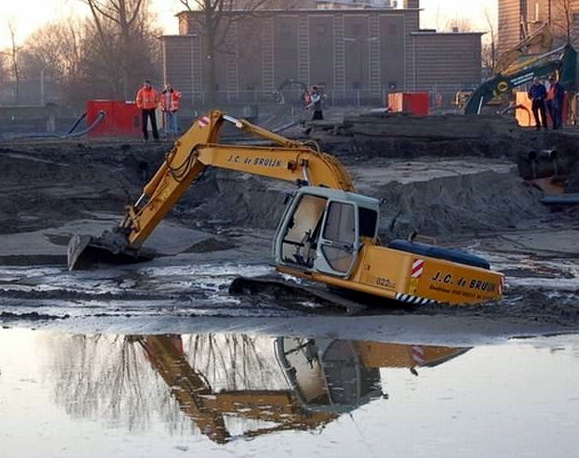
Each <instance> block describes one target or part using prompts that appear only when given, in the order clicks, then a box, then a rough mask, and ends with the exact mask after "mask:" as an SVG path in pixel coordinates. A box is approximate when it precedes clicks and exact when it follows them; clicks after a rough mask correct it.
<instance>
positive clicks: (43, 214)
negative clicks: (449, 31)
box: [0, 117, 579, 238]
mask: <svg viewBox="0 0 579 458" xmlns="http://www.w3.org/2000/svg"><path fill="white" fill-rule="evenodd" d="M439 122H443V121H439ZM452 122H454V123H456V122H460V123H461V125H462V127H461V130H459V131H457V132H456V135H455V136H456V138H455V139H454V140H453V142H455V143H460V142H464V141H468V142H469V143H470V144H473V145H476V147H473V148H470V149H464V143H462V145H463V146H462V148H463V154H462V155H461V156H460V157H459V156H456V155H455V154H456V151H454V152H453V151H450V152H449V151H447V152H446V154H445V155H441V154H437V151H439V149H438V148H431V149H428V148H426V149H425V148H423V147H424V145H425V144H427V143H429V144H431V145H432V144H435V143H436V141H435V139H432V138H431V139H427V138H426V137H424V136H419V137H417V138H415V139H412V138H410V136H409V135H408V134H409V133H410V132H412V130H413V129H412V127H411V126H410V127H408V126H407V127H406V128H404V129H405V130H404V129H403V130H402V131H401V134H400V135H399V136H398V137H388V138H386V137H384V138H381V137H375V139H374V141H376V139H379V140H380V142H381V147H380V148H379V149H378V148H374V147H372V148H371V149H367V148H365V149H362V150H359V149H358V150H356V151H353V150H352V149H349V150H347V149H346V148H344V147H343V146H344V145H345V144H349V145H350V146H351V145H352V144H354V143H356V142H357V140H356V139H355V138H353V137H352V136H343V135H337V136H336V135H334V134H328V133H327V131H325V130H323V129H321V130H318V131H315V132H314V133H313V134H312V136H313V138H317V139H318V140H319V141H320V142H321V143H322V146H323V148H324V150H326V151H328V152H330V153H333V154H335V155H336V156H338V157H339V158H340V160H342V162H344V163H345V164H346V165H347V167H348V169H349V170H350V171H351V173H352V175H353V177H354V181H355V183H356V187H357V190H358V192H360V193H362V194H366V195H369V196H373V197H376V198H379V199H382V201H383V205H382V207H381V208H382V220H381V232H382V236H383V237H386V238H390V237H405V236H407V235H408V234H409V233H410V232H411V231H418V232H419V233H423V234H426V235H431V236H440V235H451V234H461V233H476V232H479V231H500V230H509V229H512V228H521V227H531V226H533V225H534V224H536V223H539V222H544V221H548V220H550V219H552V218H553V217H554V216H556V215H554V214H553V212H552V209H549V208H547V207H545V206H543V205H542V204H540V202H539V199H540V197H541V196H542V193H541V192H540V191H539V190H537V189H534V188H533V187H531V186H529V185H528V184H526V183H525V181H524V180H523V179H521V177H520V176H519V175H520V167H518V165H517V160H518V158H519V157H520V155H516V154H514V152H513V151H514V150H516V149H518V150H520V149H521V148H522V147H523V146H524V145H527V144H531V143H533V142H535V143H536V145H535V146H541V145H538V144H537V143H538V142H537V139H538V138H539V137H537V136H536V134H534V133H529V132H519V134H517V133H516V132H515V131H513V130H512V129H511V127H512V126H510V125H506V126H503V127H502V128H500V127H498V126H499V125H500V123H496V122H495V123H494V124H491V123H490V121H489V120H483V121H481V125H479V126H478V127H476V128H475V130H474V132H475V133H476V135H479V134H480V133H481V132H485V131H486V130H488V131H489V132H491V133H492V132H495V131H497V132H498V130H500V129H502V132H503V133H502V134H501V135H503V136H502V137H501V138H502V140H501V141H505V142H506V141H507V139H508V141H509V144H510V151H505V150H500V149H496V148H495V147H494V146H493V145H495V143H493V142H494V141H496V138H495V137H497V135H498V134H497V135H490V136H489V135H484V136H482V137H481V138H478V139H477V138H475V137H476V135H472V134H468V135H467V132H468V129H467V127H466V126H467V124H465V121H464V117H463V118H461V120H460V121H455V120H453V121H452ZM396 126H398V127H397V129H398V130H399V131H400V129H402V127H400V126H404V124H402V123H396ZM489 126H494V127H492V128H491V127H489ZM390 128H391V126H390V127H384V126H382V127H381V129H382V130H384V129H386V130H388V129H390ZM419 128H420V129H422V130H423V131H424V126H420V127H419ZM445 128H448V126H447V127H445ZM517 135H519V137H517ZM545 135H551V134H550V133H549V134H543V135H542V136H540V138H541V141H542V142H543V144H545V145H546V144H551V143H553V142H555V141H556V142H558V143H557V144H555V147H556V148H558V149H559V150H560V154H559V158H560V160H561V158H565V157H570V155H571V154H576V153H575V150H573V152H572V153H570V151H571V149H572V148H573V145H574V143H575V140H576V138H579V137H575V136H574V135H572V134H569V135H557V134H555V133H553V134H552V138H551V139H547V138H545ZM498 136H499V137H500V135H498ZM402 137H405V138H404V140H403V141H404V142H405V143H406V144H407V145H408V147H407V148H404V149H400V148H399V147H398V146H396V144H395V143H393V144H392V145H390V146H388V145H387V142H396V141H399V140H400V139H401V138H402ZM489 138H490V139H492V141H491V142H490V143H489ZM336 139H338V140H339V142H337V141H336ZM445 141H450V140H448V139H447V140H445ZM171 147H172V144H171V143H169V142H167V143H160V144H142V143H140V142H137V141H134V140H133V141H127V142H118V141H117V142H115V141H95V140H90V141H88V140H84V141H78V140H76V141H70V140H61V141H56V140H50V141H48V140H47V141H30V142H25V141H20V142H13V143H10V144H7V143H6V144H4V145H2V146H1V147H0V157H1V158H2V164H3V181H2V183H0V195H1V197H2V199H1V200H0V202H2V203H1V204H0V233H5V234H7V233H14V232H23V231H32V230H36V229H39V228H46V227H56V226H58V225H61V224H63V223H64V222H67V221H71V220H76V219H82V218H94V213H95V212H106V213H113V214H118V215H119V216H120V215H121V214H122V212H123V208H124V206H125V205H126V204H127V203H129V202H134V201H136V199H137V198H138V197H139V195H140V193H141V190H142V186H143V185H144V183H146V181H147V180H148V179H149V178H150V177H151V176H152V175H153V174H154V172H155V171H156V170H157V168H158V166H159V165H160V164H161V163H162V161H163V159H164V156H165V154H166V153H167V152H168V151H169V150H170V149H171ZM409 151H411V152H412V153H411V154H410V153H408V152H409ZM424 151H429V152H430V153H431V154H428V155H426V156H424V155H423V156H418V153H423V152H424ZM471 152H472V153H473V154H466V153H471ZM566 164H573V161H571V160H568V161H567V162H566ZM566 169H569V170H570V171H571V173H575V174H576V175H577V176H579V169H577V165H576V163H575V165H574V166H572V167H570V168H569V167H567V166H566ZM577 176H574V175H570V177H569V182H570V183H577V182H579V179H578V177H577ZM574 186H576V184H575V185H574ZM291 189H292V188H291V186H289V185H287V184H284V183H280V182H276V181H272V180H269V179H263V178H258V177H256V176H250V175H246V174H240V173H236V172H227V171H224V170H215V169H208V170H207V171H206V172H205V173H204V174H203V176H202V177H201V178H200V179H199V180H198V182H197V183H196V184H195V186H193V187H192V188H191V189H190V190H188V191H187V192H186V194H185V196H184V197H183V198H182V200H181V201H180V202H179V203H178V204H177V205H176V206H175V208H174V210H173V211H172V212H171V214H170V216H169V219H170V220H173V221H176V222H180V223H182V224H185V225H187V226H189V227H193V228H205V229H208V230H209V231H212V232H217V233H218V232H220V231H221V230H223V228H230V229H231V228H232V227H233V228H235V227H241V228H261V229H272V230H273V229H274V228H275V226H276V224H277V222H278V220H279V217H280V215H281V212H282V210H283V201H284V197H285V193H286V192H289V191H291Z"/></svg>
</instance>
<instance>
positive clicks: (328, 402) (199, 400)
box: [129, 335, 470, 444]
mask: <svg viewBox="0 0 579 458" xmlns="http://www.w3.org/2000/svg"><path fill="white" fill-rule="evenodd" d="M129 340H130V342H132V343H133V344H136V345H139V346H140V347H141V348H142V349H143V351H144V352H145V355H146V357H147V359H148V361H149V362H150V364H151V367H152V368H153V369H154V370H155V372H157V373H158V374H159V375H160V376H161V378H162V379H163V380H164V381H165V383H166V384H167V386H168V387H169V388H170V389H171V394H172V395H173V397H174V398H175V400H176V401H177V403H178V404H179V407H180V409H181V411H182V412H183V413H184V414H186V415H187V416H188V417H190V418H191V419H192V420H193V421H194V422H195V424H196V425H197V427H198V428H199V429H200V431H201V433H202V434H204V435H205V436H207V437H208V438H209V439H211V440H212V441H213V442H215V443H217V444H225V443H227V442H229V441H231V440H232V437H231V434H230V432H229V430H228V429H227V421H226V420H227V419H228V418H242V419H247V420H254V421H261V422H267V424H268V426H266V425H265V424H261V425H260V427H258V428H255V429H252V430H247V431H245V432H243V437H246V438H251V437H257V436H261V435H265V434H272V433H275V432H279V431H285V430H301V431H308V430H315V429H320V428H323V427H324V426H325V425H327V424H328V423H330V422H332V421H334V420H336V419H338V418H339V417H340V416H341V415H342V414H344V413H347V412H351V411H352V410H354V409H356V408H358V407H360V406H362V405H364V404H366V403H368V402H371V401H373V400H375V399H379V398H382V397H387V395H385V394H384V393H383V392H382V387H381V377H380V368H408V369H410V371H411V372H412V373H413V374H414V375H417V374H418V372H417V368H421V367H434V366H437V365H440V364H443V363H445V362H446V361H449V360H451V359H453V358H456V357H458V356H460V355H462V354H464V353H466V352H467V351H468V350H469V349H470V348H468V347H458V348H454V347H441V346H431V345H406V344H397V343H384V342H364V341H347V340H339V339H306V338H290V337H277V338H275V340H274V342H273V343H274V351H275V356H276V359H277V362H278V364H279V368H280V369H281V371H282V372H283V375H284V378H285V380H286V382H287V388H286V389H259V390H258V389H220V390H215V389H214V388H212V386H211V384H210V383H209V381H208V379H207V378H206V377H205V376H204V374H203V373H201V372H200V371H199V370H198V369H196V368H195V367H194V366H192V365H191V364H190V363H189V360H188V358H187V354H186V353H185V351H184V349H183V342H182V338H181V336H180V335H149V336H130V337H129Z"/></svg>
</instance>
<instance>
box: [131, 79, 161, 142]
mask: <svg viewBox="0 0 579 458" xmlns="http://www.w3.org/2000/svg"><path fill="white" fill-rule="evenodd" d="M135 102H136V104H137V108H140V109H141V127H142V129H143V140H144V141H147V140H148V139H149V131H148V129H147V123H148V120H149V119H150V120H151V131H152V132H153V138H154V139H155V141H156V142H158V141H159V131H158V130H157V118H156V117H155V112H156V110H157V107H158V106H159V93H158V92H157V91H156V90H155V88H154V87H153V86H151V81H149V80H145V81H144V83H143V86H142V87H141V88H140V89H139V90H138V91H137V97H136V99H135Z"/></svg>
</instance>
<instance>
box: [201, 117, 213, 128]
mask: <svg viewBox="0 0 579 458" xmlns="http://www.w3.org/2000/svg"><path fill="white" fill-rule="evenodd" d="M210 121H211V119H209V116H201V117H200V118H199V121H198V122H199V127H205V126H206V125H207V124H209V122H210Z"/></svg>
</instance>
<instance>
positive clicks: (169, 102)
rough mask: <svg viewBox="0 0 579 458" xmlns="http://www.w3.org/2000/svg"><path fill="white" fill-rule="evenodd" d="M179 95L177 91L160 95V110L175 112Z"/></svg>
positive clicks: (177, 107)
mask: <svg viewBox="0 0 579 458" xmlns="http://www.w3.org/2000/svg"><path fill="white" fill-rule="evenodd" d="M180 99H181V93H180V92H179V91H175V90H173V91H165V92H163V93H162V94H161V109H162V110H163V111H177V110H178V109H179V103H180Z"/></svg>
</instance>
